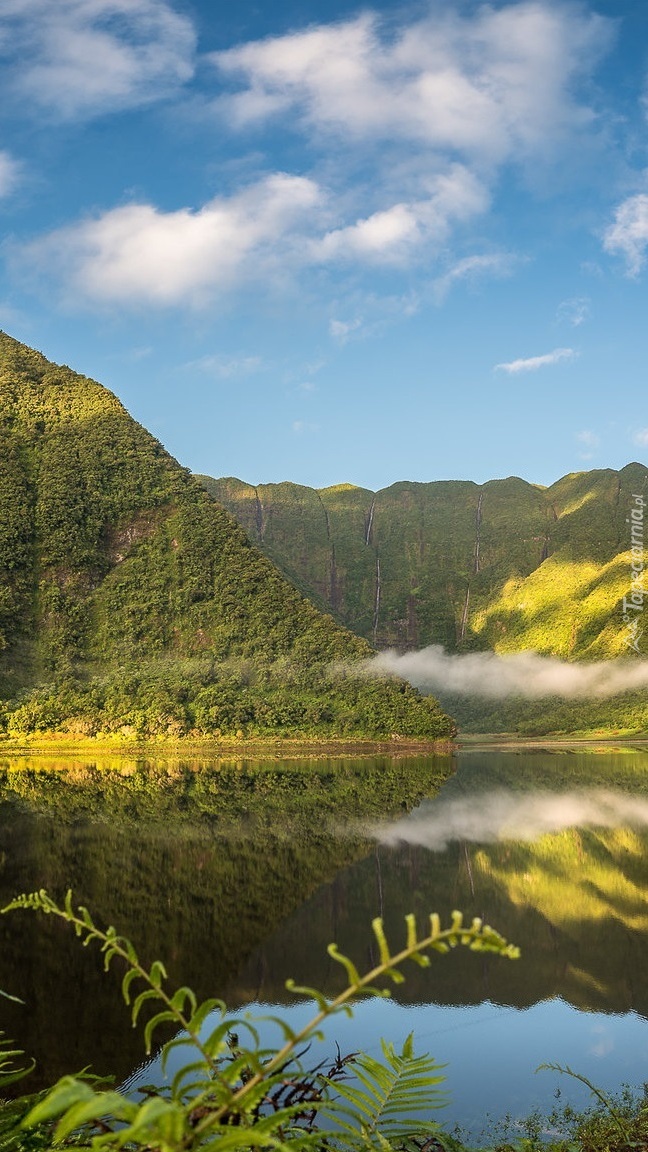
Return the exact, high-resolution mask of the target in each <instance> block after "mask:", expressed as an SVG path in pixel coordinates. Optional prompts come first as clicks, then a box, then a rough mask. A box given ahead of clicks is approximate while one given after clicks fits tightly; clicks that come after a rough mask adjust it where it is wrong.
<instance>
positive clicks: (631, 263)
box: [603, 192, 648, 277]
mask: <svg viewBox="0 0 648 1152" xmlns="http://www.w3.org/2000/svg"><path fill="white" fill-rule="evenodd" d="M647 246H648V194H646V193H645V192H640V193H639V194H638V195H637V196H630V197H629V198H628V199H627V200H624V201H623V203H622V204H619V207H618V208H617V210H616V212H615V213H614V223H613V224H610V227H609V228H608V229H607V231H606V232H605V235H604V237H603V247H604V248H605V251H606V252H610V253H612V254H613V255H621V256H624V257H625V261H626V266H627V272H628V276H633V277H634V276H638V275H639V273H640V272H641V271H642V269H643V266H644V264H645V262H646V247H647Z"/></svg>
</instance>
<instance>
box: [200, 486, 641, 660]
mask: <svg viewBox="0 0 648 1152" xmlns="http://www.w3.org/2000/svg"><path fill="white" fill-rule="evenodd" d="M198 479H200V480H201V482H202V483H203V484H204V486H205V488H206V490H207V491H208V492H209V493H210V494H211V495H212V496H214V497H215V498H216V499H217V500H219V501H220V502H221V503H222V504H223V505H224V507H226V508H228V509H229V511H230V512H232V514H233V515H234V516H236V518H237V520H238V521H239V523H240V524H241V525H242V526H243V527H244V528H245V530H246V532H247V534H248V536H249V538H250V539H251V540H253V541H254V542H255V543H256V544H258V545H259V547H261V548H262V549H263V550H264V552H265V553H266V555H267V556H269V557H270V558H271V559H272V560H273V561H274V562H275V563H276V564H277V565H278V566H279V567H280V568H281V569H282V571H284V572H285V573H286V575H287V576H288V577H289V579H290V580H292V582H293V583H294V584H295V585H296V586H297V587H299V588H301V589H302V590H303V591H305V592H306V593H307V594H308V595H309V597H310V598H311V600H312V601H313V603H316V604H319V605H322V606H326V607H327V608H328V610H329V611H331V612H333V613H334V614H335V615H336V616H337V618H338V619H339V620H341V621H342V622H343V623H344V624H346V626H347V627H348V628H351V629H352V630H353V631H354V632H356V633H357V634H358V635H359V636H363V637H365V638H366V639H367V640H370V641H371V642H372V643H373V644H375V645H376V646H377V647H379V648H385V647H388V646H393V645H395V646H397V647H399V648H420V647H423V646H425V645H428V644H442V645H443V646H444V647H445V648H446V649H448V650H450V651H469V650H475V649H493V650H495V651H497V652H516V651H521V650H524V649H534V650H535V651H537V652H543V653H551V654H553V655H556V656H560V657H563V658H567V659H581V658H584V659H602V658H607V657H612V656H617V655H621V654H624V653H625V652H627V648H626V647H625V646H624V628H623V624H622V621H621V601H622V598H623V596H624V594H625V593H628V592H629V590H630V578H631V571H630V565H631V556H630V547H631V533H630V526H629V524H628V522H627V521H628V519H629V517H630V511H631V509H632V508H634V507H635V502H634V500H633V494H640V495H643V496H644V497H646V498H648V469H646V468H645V467H644V466H643V465H642V464H629V465H628V466H627V467H626V468H623V469H622V470H621V471H620V472H615V471H613V470H612V469H604V470H600V471H593V472H581V473H572V474H570V475H569V476H564V477H563V478H562V479H561V480H558V481H557V483H555V484H552V485H551V487H549V488H542V487H540V486H539V485H536V484H529V483H527V482H526V481H524V480H520V479H518V478H517V477H510V478H509V479H507V480H491V481H489V482H488V483H486V484H484V485H482V486H480V485H478V484H473V483H472V482H471V481H435V482H432V483H430V484H417V483H410V482H401V483H398V484H392V485H391V487H389V488H383V489H381V490H380V491H379V492H370V491H368V490H367V489H365V488H356V487H354V486H353V485H350V484H340V485H336V486H335V487H332V488H322V489H315V488H306V487H302V486H300V485H297V484H289V483H284V484H263V485H259V486H258V487H256V488H255V487H253V486H252V485H250V484H244V483H243V482H242V481H240V480H236V479H233V478H225V479H221V480H213V479H211V478H210V477H206V476H203V477H198Z"/></svg>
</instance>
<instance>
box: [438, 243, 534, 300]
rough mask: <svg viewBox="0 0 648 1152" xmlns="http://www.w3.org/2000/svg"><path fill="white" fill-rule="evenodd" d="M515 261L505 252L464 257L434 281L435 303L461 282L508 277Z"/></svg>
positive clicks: (514, 257) (513, 257) (515, 258)
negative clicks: (482, 277) (488, 277)
mask: <svg viewBox="0 0 648 1152" xmlns="http://www.w3.org/2000/svg"><path fill="white" fill-rule="evenodd" d="M517 260H518V258H517V257H516V256H513V255H511V254H510V253H506V252H500V253H496V252H493V253H490V254H489V253H486V254H483V255H476V256H465V257H464V258H463V259H462V260H458V261H457V263H456V264H454V265H453V266H452V268H449V269H448V271H447V272H444V274H443V276H438V277H437V279H436V280H435V281H434V296H435V299H436V301H437V303H439V304H440V303H441V302H442V301H443V300H445V297H446V296H447V294H448V292H449V291H450V289H451V288H452V287H453V285H455V284H457V283H459V282H460V281H462V280H476V279H478V278H479V277H481V276H509V275H510V274H511V272H512V271H513V268H514V266H515V264H516V263H517Z"/></svg>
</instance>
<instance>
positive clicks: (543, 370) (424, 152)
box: [0, 0, 648, 488]
mask: <svg viewBox="0 0 648 1152" xmlns="http://www.w3.org/2000/svg"><path fill="white" fill-rule="evenodd" d="M0 55H1V56H2V71H1V73H0V84H1V87H2V91H1V100H0V215H1V216H2V223H3V236H4V240H3V244H2V248H1V249H0V261H1V262H0V267H1V275H2V284H1V286H0V326H2V327H3V328H4V329H5V330H6V331H8V332H9V333H11V334H12V335H14V336H16V337H17V338H19V339H21V340H24V341H25V342H26V343H29V344H31V345H33V346H35V347H37V348H39V349H41V350H42V351H43V352H44V353H45V354H46V355H47V356H49V357H50V358H51V359H53V360H57V361H60V362H63V363H67V364H69V365H70V366H71V367H73V368H75V369H76V370H78V371H80V372H84V373H86V374H87V375H90V376H94V377H95V378H96V379H98V380H100V381H101V382H102V383H104V384H106V385H107V386H108V387H110V388H112V389H113V391H115V392H116V393H117V395H118V396H119V397H120V399H121V400H122V401H123V402H124V403H125V404H126V406H127V407H128V408H129V410H130V411H131V412H132V413H133V415H135V416H136V418H137V419H138V420H140V421H141V422H142V423H143V424H145V425H146V427H148V428H149V429H150V430H151V431H152V432H153V433H154V434H155V435H156V436H158V437H159V438H160V439H161V440H162V442H163V443H164V444H165V445H166V447H167V448H168V449H169V450H170V451H171V452H172V453H173V454H174V455H175V456H176V457H177V458H178V459H179V460H180V461H181V463H183V464H184V465H186V466H187V467H189V468H191V469H193V470H194V471H197V472H206V473H209V474H211V475H213V476H222V475H236V476H239V477H241V478H242V479H245V480H247V481H249V482H252V483H261V482H270V481H277V480H284V479H290V480H294V481H296V482H298V483H303V484H312V485H316V486H319V487H321V486H325V485H328V484H334V483H339V482H342V481H351V482H353V483H356V484H361V485H363V486H365V487H369V488H378V487H383V486H386V485H388V484H390V483H393V482H394V481H396V480H402V479H411V480H421V481H427V480H435V479H443V478H463V479H474V480H477V481H484V480H486V479H488V478H491V477H497V476H507V475H520V476H523V477H525V478H526V479H528V480H531V481H533V482H536V483H541V484H549V483H551V482H552V481H553V480H555V479H557V478H558V477H559V476H561V475H563V474H564V473H566V472H570V471H579V470H583V469H587V468H600V467H615V468H616V467H622V466H623V465H624V464H626V463H627V462H628V461H630V460H642V461H646V456H647V453H648V389H647V387H646V365H647V356H646V352H647V344H648V339H647V336H646V331H647V324H646V319H647V308H646V304H647V302H648V301H647V294H646V281H647V278H648V150H647V146H648V5H646V4H645V3H644V0H614V2H612V0H600V2H599V3H592V4H590V3H567V2H564V0H555V2H551V0H526V2H524V0H522V2H514V3H497V2H496V3H492V4H490V5H484V4H480V3H475V2H473V0H445V2H443V0H432V2H431V3H413V4H403V5H401V4H385V3H379V4H376V5H373V6H362V7H359V6H357V5H356V4H352V3H347V2H345V0H304V2H297V0H289V2H288V3H285V4H282V5H277V4H276V3H272V4H271V3H269V2H268V0H256V2H253V0H239V2H238V3H237V4H235V5H234V4H229V3H228V4H225V3H223V2H221V0H193V2H192V0H3V2H2V5H1V7H0Z"/></svg>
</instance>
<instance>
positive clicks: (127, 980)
mask: <svg viewBox="0 0 648 1152" xmlns="http://www.w3.org/2000/svg"><path fill="white" fill-rule="evenodd" d="M17 909H21V910H35V911H39V912H41V913H45V914H46V915H48V916H50V917H52V918H55V919H56V920H58V921H60V922H63V923H65V924H68V925H71V926H72V927H73V928H74V931H75V933H76V935H77V936H78V937H80V938H81V939H82V941H83V943H84V944H85V945H87V944H94V945H98V946H99V949H100V951H101V953H102V955H103V956H104V958H105V967H106V970H108V969H109V968H110V967H111V966H115V967H117V965H120V966H121V967H122V970H123V968H124V967H125V974H124V976H123V978H122V980H121V987H122V994H123V998H124V1000H125V1002H126V1005H127V1006H128V1007H129V1008H130V1014H131V1017H132V1022H133V1025H135V1024H136V1023H140V1024H141V1020H142V1015H143V1013H142V1011H141V1010H142V1008H144V1009H145V1011H147V1010H149V1009H150V1008H151V1007H153V1009H154V1011H155V1015H154V1016H153V1017H152V1018H150V1019H149V1020H148V1021H147V1022H146V1024H145V1026H144V1045H145V1049H146V1052H147V1053H150V1052H151V1048H152V1043H153V1038H154V1036H155V1038H156V1039H157V1036H158V1034H159V1031H160V1029H161V1027H163V1026H167V1028H168V1026H169V1025H170V1026H172V1027H173V1028H174V1030H175V1031H176V1033H178V1035H177V1036H176V1037H174V1038H172V1039H169V1040H167V1041H166V1042H165V1043H164V1044H163V1045H162V1049H161V1059H162V1067H163V1069H168V1068H169V1063H168V1062H169V1058H171V1060H173V1059H174V1058H176V1057H178V1056H179V1057H180V1059H179V1066H178V1067H177V1068H172V1069H171V1070H170V1071H171V1072H172V1073H173V1074H172V1075H169V1076H168V1078H167V1082H166V1083H164V1084H160V1085H157V1086H154V1085H149V1086H148V1088H145V1089H143V1090H142V1091H139V1092H137V1093H133V1092H129V1091H128V1089H127V1088H125V1089H121V1090H120V1089H115V1088H112V1087H109V1086H108V1085H106V1083H105V1081H104V1082H100V1083H99V1084H97V1083H96V1082H93V1080H92V1078H91V1077H89V1076H88V1075H87V1074H85V1075H83V1074H82V1075H80V1076H76V1077H74V1076H67V1077H64V1078H62V1079H61V1080H59V1081H58V1083H56V1084H54V1085H52V1086H50V1087H49V1088H48V1089H46V1090H45V1091H43V1092H41V1093H39V1094H31V1095H30V1096H27V1097H26V1096H22V1097H19V1098H18V1099H17V1100H15V1101H13V1102H7V1101H4V1102H2V1101H0V1140H1V1141H2V1146H3V1148H6V1149H11V1150H14V1152H26V1150H27V1149H30V1150H32V1149H33V1150H35V1149H47V1148H50V1147H52V1146H61V1145H63V1146H74V1147H82V1148H91V1149H96V1150H97V1152H98V1150H99V1149H104V1148H105V1149H111V1148H113V1149H123V1148H127V1149H131V1150H132V1152H138V1150H139V1149H141V1150H142V1152H148V1150H150V1149H159V1152H193V1150H194V1149H195V1150H198V1149H214V1150H215V1149H218V1148H222V1149H223V1152H242V1150H244V1149H250V1148H265V1147H270V1148H275V1149H277V1152H282V1150H284V1149H285V1150H288V1149H293V1150H294V1152H306V1150H314V1149H316V1148H318V1147H320V1148H321V1147H328V1148H332V1149H338V1150H339V1152H406V1150H412V1152H414V1150H417V1152H418V1150H420V1148H421V1146H422V1142H426V1143H427V1142H429V1141H432V1142H433V1143H434V1144H435V1145H436V1144H437V1142H438V1141H439V1137H440V1136H441V1137H442V1130H441V1126H440V1125H439V1123H438V1122H437V1121H436V1120H434V1119H432V1118H431V1117H430V1111H431V1110H434V1109H436V1108H439V1107H442V1105H443V1102H444V1101H443V1095H442V1093H440V1092H439V1084H440V1083H442V1082H443V1080H444V1076H443V1074H442V1072H441V1068H440V1066H439V1065H438V1064H437V1063H436V1062H435V1061H434V1059H433V1058H432V1057H431V1056H428V1055H423V1056H416V1055H415V1053H414V1048H413V1039H412V1036H411V1035H410V1036H409V1037H408V1038H407V1040H406V1041H405V1044H404V1045H403V1049H402V1051H401V1052H400V1053H397V1052H396V1051H395V1049H394V1046H393V1045H391V1044H389V1043H386V1042H383V1045H382V1059H378V1060H376V1059H375V1058H374V1057H372V1056H370V1055H369V1054H368V1053H358V1052H355V1053H353V1054H348V1055H346V1056H342V1055H341V1053H339V1051H338V1056H337V1059H333V1061H332V1063H330V1065H329V1067H328V1068H327V1070H326V1071H323V1070H322V1069H323V1065H322V1064H321V1063H320V1064H316V1065H315V1066H314V1067H313V1066H310V1067H308V1066H305V1065H304V1063H303V1062H302V1058H303V1057H304V1056H305V1054H306V1053H308V1052H309V1050H310V1048H311V1045H312V1043H313V1042H314V1041H317V1040H318V1039H320V1038H321V1026H322V1024H323V1023H325V1022H328V1021H329V1020H331V1019H332V1018H333V1017H335V1016H337V1015H339V1014H341V1013H345V1014H346V1015H353V1005H354V1003H355V1002H356V1000H358V999H359V998H360V997H367V996H384V995H388V994H389V992H388V989H384V987H382V986H381V985H382V984H383V983H384V982H387V983H388V982H389V981H390V980H391V981H393V982H394V983H395V984H396V983H401V982H402V981H403V979H404V977H403V976H402V974H401V971H400V969H401V967H402V966H403V965H404V964H405V962H406V961H413V962H414V963H415V964H417V965H418V966H419V967H421V968H428V967H429V966H430V963H431V957H430V954H431V955H432V957H434V958H435V959H437V960H438V955H439V954H442V955H443V954H447V953H448V952H450V951H451V949H454V948H457V946H461V945H463V946H466V947H468V948H469V949H470V951H471V952H477V953H480V954H482V955H483V954H485V953H494V954H495V955H497V956H499V957H506V958H510V959H517V958H518V956H519V948H517V947H516V946H515V945H512V944H508V943H507V941H506V940H505V939H504V938H503V937H502V936H500V935H499V933H498V932H496V931H495V930H494V929H493V928H491V927H489V926H488V925H483V924H482V921H481V920H480V919H474V920H473V922H472V923H471V924H467V923H464V921H463V917H462V914H461V913H460V912H456V911H455V912H453V914H452V918H451V920H450V923H449V925H448V927H446V928H444V927H442V924H441V921H440V918H439V916H438V915H437V914H436V913H432V914H431V915H429V916H428V917H427V918H426V923H425V925H424V927H423V930H422V931H420V930H419V928H418V926H417V924H416V920H415V917H414V916H412V915H408V916H406V917H405V920H406V934H405V939H404V941H403V944H402V945H401V946H400V947H397V948H392V947H390V945H389V943H388V940H387V937H386V935H385V931H384V927H383V924H382V921H381V919H380V918H379V917H377V918H376V919H374V921H373V923H372V928H373V935H374V947H375V948H376V950H377V953H378V955H377V958H376V960H375V961H370V964H369V969H368V970H367V971H364V972H362V974H361V973H360V971H359V970H358V969H357V968H356V966H355V964H354V963H353V961H352V960H351V959H349V958H348V957H346V956H344V955H343V954H342V953H340V951H339V950H338V948H337V947H336V945H335V944H330V945H329V947H328V954H329V957H330V958H331V959H332V960H333V961H335V962H336V963H338V964H339V965H340V967H341V968H342V969H343V970H344V973H345V979H344V985H345V986H344V987H343V988H342V990H340V991H338V992H337V993H336V994H335V995H334V996H332V997H326V996H324V995H323V994H322V993H321V992H319V991H318V990H317V989H313V988H310V987H298V986H296V985H295V984H294V982H293V984H292V991H293V992H294V993H295V994H296V995H299V996H304V997H306V998H307V999H308V1000H309V1001H312V1002H313V1009H312V1016H311V1019H310V1020H309V1021H308V1022H307V1023H305V1024H304V1025H303V1026H300V1027H299V1028H298V1029H297V1030H296V1031H294V1030H293V1029H292V1028H291V1027H290V1026H289V1025H288V1024H287V1023H282V1029H281V1030H282V1033H283V1036H282V1039H281V1040H280V1041H279V1043H278V1044H277V1045H276V1046H274V1047H269V1046H263V1044H262V1041H261V1039H260V1035H259V1032H258V1031H257V1028H256V1027H255V1024H257V1023H259V1022H260V1021H249V1020H248V1021H245V1020H241V1019H240V1018H237V1017H236V1016H232V1015H231V1014H229V1013H228V1010H227V1007H226V1005H225V1004H224V1003H223V1002H222V1001H221V1000H216V999H213V998H212V999H208V1000H206V1001H203V1002H202V1003H201V1004H199V1003H198V1000H197V997H196V995H195V993H194V992H193V990H192V989H190V988H188V987H187V986H182V987H180V988H178V989H176V990H174V989H173V988H170V989H168V987H167V985H168V977H167V973H166V970H165V967H164V965H163V963H162V962H161V961H160V960H155V961H154V962H153V963H152V964H151V965H150V967H149V966H148V965H146V964H145V963H142V961H141V960H140V958H139V956H138V954H137V952H136V951H135V948H134V946H133V944H132V942H131V941H130V940H129V939H128V938H126V937H124V936H121V935H119V934H118V933H117V931H116V929H115V928H114V927H108V928H107V929H102V928H101V927H100V926H99V925H98V924H97V923H96V922H95V920H94V919H93V918H92V916H91V914H90V913H89V911H88V910H87V908H85V907H83V906H81V907H80V908H78V909H75V908H74V906H73V902H72V893H71V892H70V891H68V893H67V896H66V898H65V901H64V903H61V904H57V903H56V901H54V900H52V898H51V897H50V896H49V895H48V893H47V892H46V891H44V890H41V891H39V892H34V893H32V894H30V895H25V896H20V897H17V898H15V899H14V900H12V901H11V902H10V903H9V904H8V905H7V906H6V907H4V908H3V909H2V912H3V913H7V912H12V911H14V910H17ZM460 950H461V949H460ZM3 1046H4V1045H2V1044H1V1043H0V1048H1V1047H3ZM22 1055H23V1053H22V1052H20V1051H15V1050H14V1051H9V1052H7V1051H6V1048H5V1051H4V1052H0V1087H1V1086H2V1084H3V1082H4V1084H7V1085H11V1084H13V1083H15V1082H16V1081H19V1080H21V1079H23V1078H24V1075H25V1074H28V1073H29V1069H28V1068H27V1069H24V1067H22V1068H21V1067H17V1065H16V1062H15V1058H16V1057H21V1056H22ZM12 1058H13V1059H12ZM350 1076H351V1077H352V1078H353V1080H352V1082H351V1083H348V1082H347V1081H348V1080H349V1077H350ZM353 1081H354V1082H353ZM421 1112H423V1115H421ZM320 1121H322V1122H323V1123H320ZM442 1146H443V1144H441V1147H442Z"/></svg>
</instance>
